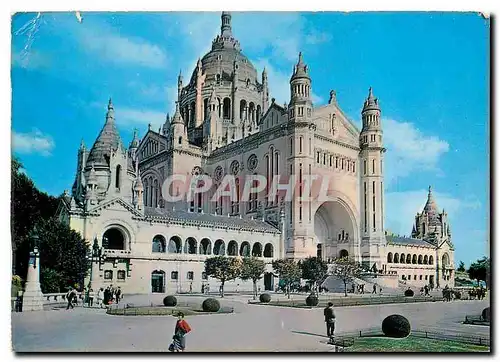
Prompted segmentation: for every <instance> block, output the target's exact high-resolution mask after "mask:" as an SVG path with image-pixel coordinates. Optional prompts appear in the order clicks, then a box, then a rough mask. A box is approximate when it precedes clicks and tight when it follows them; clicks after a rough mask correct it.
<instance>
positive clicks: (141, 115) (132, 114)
mask: <svg viewBox="0 0 500 362" xmlns="http://www.w3.org/2000/svg"><path fill="white" fill-rule="evenodd" d="M115 113H116V123H117V124H118V125H120V126H123V127H132V126H147V125H149V124H151V128H152V129H153V130H155V131H157V130H158V129H159V128H160V127H161V126H162V125H163V124H164V123H165V117H166V115H165V113H164V112H158V111H153V110H148V109H134V108H117V109H116V110H115Z"/></svg>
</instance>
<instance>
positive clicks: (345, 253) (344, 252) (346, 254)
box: [339, 249, 349, 258]
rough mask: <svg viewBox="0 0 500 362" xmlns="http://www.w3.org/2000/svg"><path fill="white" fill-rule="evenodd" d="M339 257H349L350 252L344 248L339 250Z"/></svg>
mask: <svg viewBox="0 0 500 362" xmlns="http://www.w3.org/2000/svg"><path fill="white" fill-rule="evenodd" d="M339 257H340V258H347V257H349V252H348V251H347V250H345V249H342V250H340V252H339Z"/></svg>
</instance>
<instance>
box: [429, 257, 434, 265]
mask: <svg viewBox="0 0 500 362" xmlns="http://www.w3.org/2000/svg"><path fill="white" fill-rule="evenodd" d="M433 264H434V258H433V256H432V255H431V256H429V265H433Z"/></svg>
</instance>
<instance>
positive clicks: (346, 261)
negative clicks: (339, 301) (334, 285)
mask: <svg viewBox="0 0 500 362" xmlns="http://www.w3.org/2000/svg"><path fill="white" fill-rule="evenodd" d="M332 264H333V265H332V268H331V272H332V274H333V275H335V276H336V277H337V278H339V279H340V280H342V281H343V282H344V295H345V296H346V297H347V284H348V283H352V282H354V280H355V278H356V277H358V276H359V275H360V274H361V273H362V272H363V268H362V267H361V265H360V264H359V263H358V262H356V261H354V259H352V258H349V257H344V258H337V259H335V260H334V261H333V263H332Z"/></svg>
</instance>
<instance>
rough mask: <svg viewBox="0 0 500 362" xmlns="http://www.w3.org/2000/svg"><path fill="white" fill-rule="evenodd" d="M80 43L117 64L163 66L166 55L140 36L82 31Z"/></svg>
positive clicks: (165, 62)
mask: <svg viewBox="0 0 500 362" xmlns="http://www.w3.org/2000/svg"><path fill="white" fill-rule="evenodd" d="M82 35H83V36H82V38H81V40H82V43H83V44H84V45H85V46H86V48H87V49H88V50H90V51H92V52H94V53H96V54H97V55H98V56H100V57H101V58H103V59H105V60H107V61H110V62H113V63H118V64H132V65H140V66H144V67H150V68H163V67H165V66H166V64H167V56H166V54H165V53H164V52H163V50H162V49H160V48H159V47H158V46H157V45H154V44H151V43H149V42H147V41H145V40H144V39H140V38H126V37H123V36H120V35H116V34H111V33H108V34H106V33H104V34H103V33H100V34H97V33H93V32H84V33H82Z"/></svg>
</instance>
